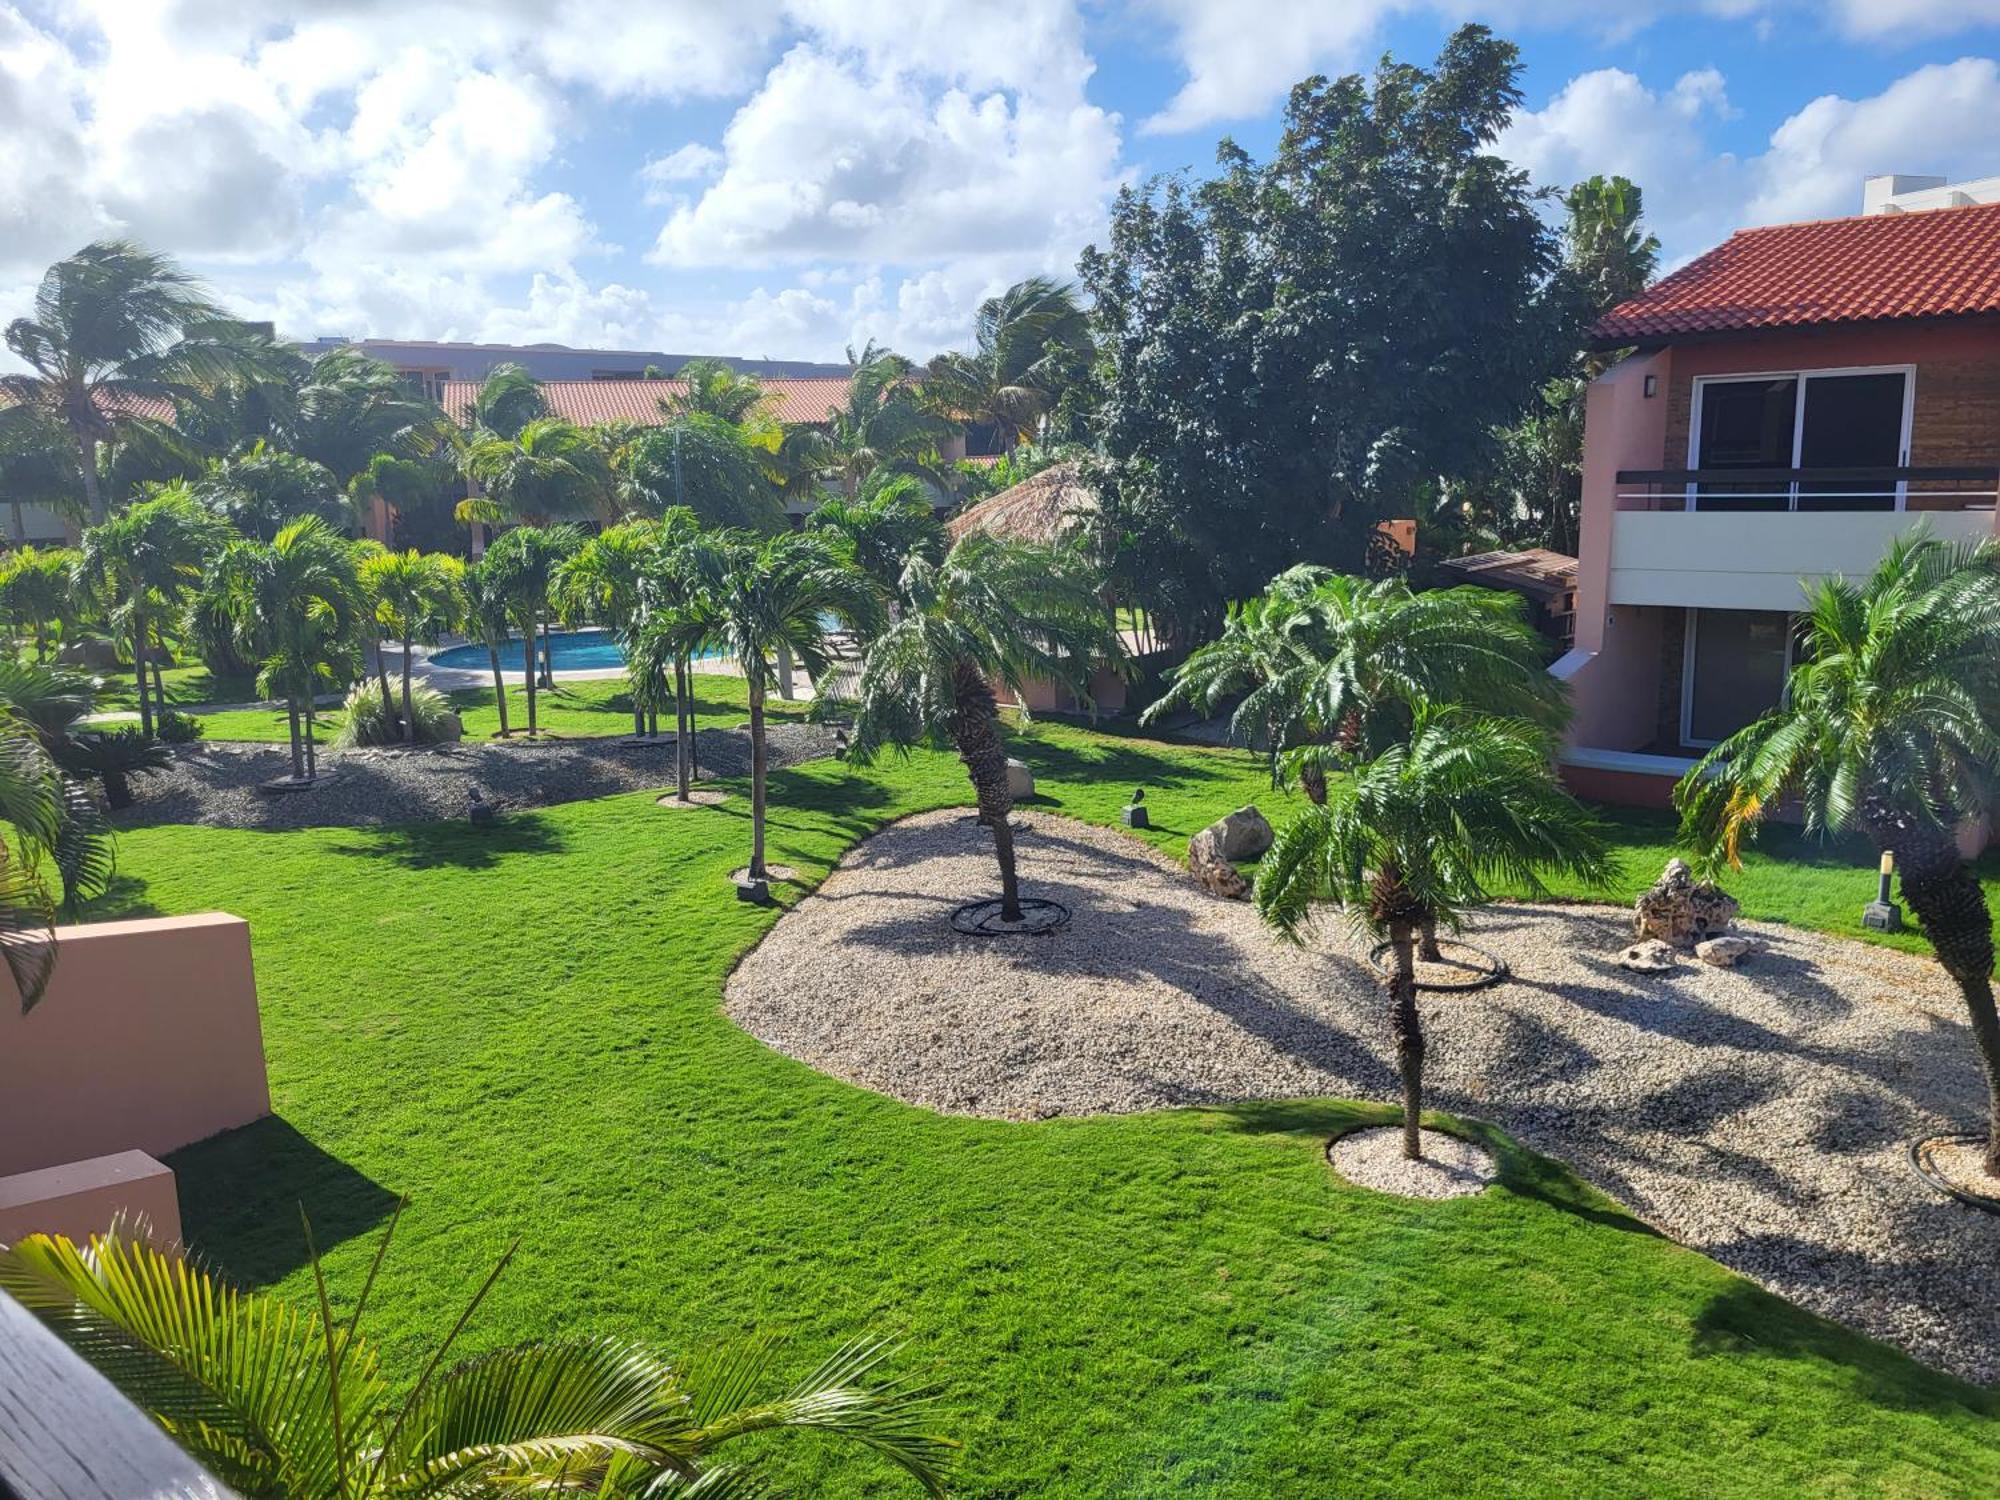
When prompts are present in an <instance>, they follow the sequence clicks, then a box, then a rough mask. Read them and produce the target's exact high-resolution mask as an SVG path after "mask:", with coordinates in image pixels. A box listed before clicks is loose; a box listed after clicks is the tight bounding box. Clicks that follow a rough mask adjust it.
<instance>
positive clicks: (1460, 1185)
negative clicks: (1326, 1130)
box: [1326, 1125, 1500, 1198]
mask: <svg viewBox="0 0 2000 1500" xmlns="http://www.w3.org/2000/svg"><path fill="white" fill-rule="evenodd" d="M1418 1135H1419V1137H1420V1138H1421V1140H1422V1142H1423V1149H1424V1155H1423V1159H1422V1160H1421V1161H1411V1160H1410V1159H1409V1158H1408V1157H1406V1156H1404V1155H1403V1127H1402V1126H1400V1125H1375V1126H1370V1127H1369V1128H1368V1129H1366V1130H1350V1131H1348V1133H1347V1134H1346V1135H1344V1136H1342V1137H1340V1139H1339V1140H1337V1141H1335V1142H1334V1143H1333V1144H1332V1145H1331V1146H1329V1147H1327V1151H1326V1159H1327V1160H1328V1161H1329V1162H1331V1163H1332V1164H1333V1170H1334V1171H1336V1172H1338V1173H1339V1174H1340V1175H1341V1176H1342V1177H1344V1178H1346V1179H1347V1180H1348V1181H1349V1182H1351V1183H1353V1184H1354V1185H1355V1186H1356V1187H1365V1188H1373V1189H1374V1190H1375V1191H1376V1192H1378V1193H1394V1194H1395V1195H1396V1196H1397V1197H1399V1198H1469V1197H1471V1196H1472V1195H1473V1194H1474V1193H1478V1192H1483V1191H1485V1189H1486V1188H1487V1187H1488V1186H1489V1185H1490V1184H1492V1183H1493V1182H1495V1181H1496V1180H1498V1178H1499V1176H1500V1163H1499V1162H1497V1161H1495V1160H1494V1159H1493V1153H1492V1152H1490V1151H1488V1150H1487V1149H1486V1148H1485V1147H1484V1146H1476V1145H1474V1144H1473V1143H1472V1142H1471V1141H1462V1140H1460V1139H1459V1138H1458V1137H1457V1136H1455V1135H1446V1134H1445V1133H1444V1132H1443V1131H1442V1130H1424V1131H1419V1132H1418Z"/></svg>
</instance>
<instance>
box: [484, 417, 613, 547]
mask: <svg viewBox="0 0 2000 1500" xmlns="http://www.w3.org/2000/svg"><path fill="white" fill-rule="evenodd" d="M463 467H464V471H465V474H466V476H467V477H468V478H470V479H472V480H474V481H475V482H476V483H477V484H478V485H479V486H480V488H481V489H482V490H483V491H484V493H483V494H481V495H479V496H476V497H474V498H472V499H469V500H466V501H465V502H464V503H462V504H461V505H460V506H459V508H458V512H459V519H460V520H462V521H463V520H473V521H488V522H492V521H501V522H518V521H525V522H527V523H529V524H531V525H535V526H543V525H547V524H549V523H550V522H552V521H554V522H564V521H587V520H603V519H606V518H607V517H608V515H609V513H610V510H611V504H612V495H613V482H612V475H611V463H610V459H609V458H608V457H607V456H606V454H605V452H604V448H603V446H602V445H601V444H600V443H598V442H597V440H596V439H595V438H594V437H593V436H592V435H591V433H590V430H589V429H588V428H584V427H578V426H577V425H576V424H574V423H573V422H566V421H564V420H563V419H562V418H561V417H537V418H536V419H535V420H534V421H532V422H529V423H528V424H527V425H526V426H524V427H523V428H522V429H521V430H520V432H519V433H518V434H516V435H515V436H513V437H502V436H500V435H499V434H498V433H494V432H483V433H480V434H477V435H475V436H474V438H473V440H472V442H471V444H470V445H469V446H468V447H467V448H466V450H465V452H464V455H463Z"/></svg>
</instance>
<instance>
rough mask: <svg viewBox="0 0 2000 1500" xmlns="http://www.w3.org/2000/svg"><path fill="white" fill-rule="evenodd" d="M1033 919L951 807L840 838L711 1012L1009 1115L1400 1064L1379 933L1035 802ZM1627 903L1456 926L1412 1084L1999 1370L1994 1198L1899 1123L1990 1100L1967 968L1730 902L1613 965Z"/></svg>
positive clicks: (1731, 1247) (1796, 1291) (1850, 1311)
mask: <svg viewBox="0 0 2000 1500" xmlns="http://www.w3.org/2000/svg"><path fill="white" fill-rule="evenodd" d="M1027 821H1028V823H1029V825H1030V829H1029V831H1028V832H1026V833H1025V834H1023V835H1022V836H1021V838H1020V840H1019V848H1020V854H1021V861H1022V878H1023V884H1024V889H1025V891H1026V892H1027V893H1028V894H1032V895H1039V896H1049V897H1054V898H1055V899H1057V900H1060V901H1063V902H1065V903H1066V904H1068V905H1069V906H1070V907H1071V909H1072V911H1073V912H1074V918H1073V920H1072V921H1071V923H1070V926H1069V927H1068V928H1067V929H1066V930H1065V931H1063V932H1061V933H1058V934H1056V935H1054V936H1050V937H1042V938H1032V939H1026V938H1023V939H977V938H961V937H958V936H956V935H954V934H953V933H951V932H950V930H949V929H948V928H947V926H946V924H945V917H946V914H947V913H948V911H949V910H950V908H951V907H952V906H953V905H955V904H957V903H958V902H960V901H963V900H967V899H970V898H973V897H977V896H983V895H986V894H988V893H989V892H990V890H991V889H992V887H993V886H994V885H995V884H996V883H997V876H996V872H995V870H994V867H993V861H992V855H991V852H990V846H989V845H988V843H987V841H986V839H985V836H984V834H983V832H982V831H981V830H980V829H978V827H977V826H976V825H975V824H974V823H973V822H972V820H971V818H970V816H969V815H968V814H966V813H964V812H963V811H954V812H945V813H935V814H926V815H924V816H921V817H916V818H911V819H908V820H906V821H904V822H902V823H898V824H896V825H894V826H893V827H891V828H889V829H888V830H886V831H884V832H883V833H881V834H879V835H877V836H876V837H875V838H872V839H870V840H868V841H866V842H865V843H863V844H861V845H859V846H858V847H857V848H856V849H854V850H853V851H852V852H851V853H850V854H849V855H848V857H847V858H846V859H845V860H844V861H843V862H842V864H841V866H840V868H839V869H838V870H836V871H835V872H834V873H833V875H832V876H831V877H830V878H829V879H828V880H827V881H826V883H825V884H824V886H823V887H822V888H821V889H820V891H819V892H818V893H816V894H814V895H812V896H810V897H808V898H807V899H806V900H804V901H803V902H801V903H800V904H799V905H798V906H797V907H796V908H795V909H794V910H793V911H791V912H790V913H788V914H787V915H786V916H784V917H783V918H782V919H781V920H780V921H779V922H778V924H777V925H776V926H775V927H774V928H773V929H772V930H771V932H770V933H769V935H768V936H766V938H765V939H764V941H763V942H762V943H761V944H760V945H759V946H758V948H757V949H756V950H755V951H754V952H753V953H751V954H750V955H749V956H748V957H747V958H746V959H745V960H744V962H743V963H742V964H741V965H740V966H739V967H738V968H737V970H736V972H735V974H734V975H733V976H732V977H731V979H730V982H729V985H728V990H727V997H726V1006H727V1010H728V1013H729V1014H730V1016H731V1017H733V1018H734V1019H735V1020H736V1021H737V1022H738V1024H740V1025H742V1026H743V1027H744V1028H745V1029H747V1030H748V1031H750V1032H751V1033H753V1034H754V1035H756V1036H758V1037H760V1038H762V1039H763V1040H764V1041H766V1042H767V1043H769V1044H770V1045H771V1046H773V1047H776V1048H778V1049H779V1050H780V1051H783V1052H786V1053H789V1054H790V1055H792V1056H794V1057H797V1058H800V1059H802V1060H803V1061H805V1062H807V1063H810V1064H811V1065H813V1066H814V1067H816V1068H819V1069H821V1070H822V1071H824V1072H827V1073H830V1074H833V1075H835V1076H837V1077H840V1078H845V1079H848V1080H850V1081H852V1082H854V1083H858V1084H861V1085H863V1086H865V1087H868V1088H872V1089H875V1090H878V1091H880V1092H883V1093H887V1094H893V1095H895V1096H897V1097H899V1098H902V1099H906V1100H909V1101H911V1102H913V1103H916V1104H921V1105H925V1106H928V1107H930V1108H933V1109H938V1110H944V1111H948V1112H953V1113H964V1114H980V1115H990V1116H998V1117H1002V1118H1009V1119H1033V1118H1041V1117H1046V1116H1050V1115H1057V1114H1065V1115H1074V1114H1089V1113H1098V1112H1106V1111H1128V1110H1141V1109H1153V1108H1158V1107H1162V1106H1169V1105H1185V1104H1211V1103H1223V1102H1226V1101H1231V1100H1239V1099H1257V1098H1286V1097H1297V1096H1301V1095H1316V1094H1333V1095H1345V1096H1351V1097H1361V1098H1367V1099H1383V1100H1393V1099H1395V1098H1396V1097H1397V1092H1398V1090H1397V1085H1396V1078H1395V1072H1394V1067H1393V1062H1392V1056H1391V1052H1390V1047H1389V1039H1388V1021H1387V1016H1386V1013H1385V1007H1384V1003H1383V1001H1382V999H1381V994H1380V990H1379V989H1378V988H1377V986H1376V983H1375V981H1374V978H1373V975H1372V973H1371V972H1370V971H1369V970H1368V969H1367V967H1366V966H1365V963H1364V962H1363V959H1364V957H1365V952H1366V944H1365V943H1364V942H1362V941H1360V940H1357V939H1356V938H1354V937H1352V936H1351V935H1350V934H1349V933H1348V932H1347V931H1346V929H1345V927H1344V926H1343V925H1339V924H1337V923H1330V924H1329V925H1328V928H1327V930H1326V931H1324V932H1323V933H1322V934H1321V935H1320V936H1319V938H1318V940H1317V941H1316V942H1315V943H1314V944H1313V945H1312V946H1309V947H1307V948H1304V949H1300V948H1294V947H1290V946H1288V945H1285V944H1282V943H1280V942H1278V941H1276V940H1275V939H1274V938H1273V937H1272V936H1271V935H1270V934H1269V933H1268V932H1267V931H1266V930H1265V929H1264V928H1263V927H1262V926H1261V924H1260V923H1259V922H1258V919H1257V916H1256V914H1255V912H1254V911H1252V910H1251V908H1250V907H1249V905H1248V904H1247V903H1241V902H1224V901H1216V900H1213V899H1211V898H1209V897H1208V896H1206V895H1204V894H1203V893H1201V892H1200V891H1199V890H1197V889H1196V887H1195V886H1194V885H1193V883H1192V882H1191V881H1189V880H1188V878H1187V877H1186V875H1185V873H1184V872H1183V871H1181V870H1180V869H1179V868H1178V867H1177V866H1176V865H1174V864H1173V863H1172V862H1170V861H1168V860H1167V859H1165V858H1164V856H1161V855H1159V854H1157V853H1156V852H1155V851H1153V850H1152V849H1151V848H1149V847H1148V846H1146V845H1143V844H1141V843H1139V842H1138V841H1137V840H1135V839H1132V838H1130V837H1128V836H1125V835H1123V834H1120V833H1117V832H1114V831H1112V830H1109V829H1101V828H1096V827H1092V826H1090V825H1086V824H1081V823H1076V822H1072V821H1069V820H1067V819H1061V818H1054V817H1050V816H1047V815H1043V814H1029V815H1027ZM1628 923H1629V917H1628V915H1627V914H1626V913H1625V912H1623V911H1620V910H1617V909H1613V908H1606V907H1587V906H1571V907H1562V906H1542V907H1537V906H1510V907H1502V908H1498V909H1495V910H1493V911H1491V912H1488V913H1486V914H1484V915H1482V917H1481V918H1480V919H1479V921H1478V923H1477V925H1476V930H1475V931H1474V932H1472V933H1471V934H1470V935H1471V936H1472V937H1473V938H1474V940H1476V941H1477V942H1479V943H1480V944H1481V945H1482V946H1484V947H1487V948H1490V949H1491V950H1492V951H1493V952H1495V953H1496V954H1498V955H1499V956H1500V957H1502V958H1504V959H1505V960H1506V961H1507V962H1508V963H1509V964H1510V965H1511V967H1512V969H1513V974H1514V977H1513V978H1512V979H1511V980H1509V981H1508V982H1507V983H1505V984H1502V985H1499V986H1497V987H1495V988H1492V989H1488V990H1484V991H1480V992H1477V993H1474V994H1469V995H1456V996H1426V997H1424V1000H1423V1007H1424V1020H1425V1026H1426V1028H1427V1031H1428V1034H1429V1038H1430V1055H1429V1063H1428V1067H1427V1069H1426V1072H1427V1078H1426V1083H1427V1085H1428V1094H1427V1097H1428V1102H1429V1103H1431V1104H1432V1105H1433V1106H1435V1107H1437V1108H1440V1109H1447V1110H1452V1111H1458V1112H1463V1113H1465V1114H1469V1115H1476V1116H1478V1117H1481V1118H1484V1119H1489V1120H1492V1121H1494V1122H1495V1123H1497V1124H1499V1125H1500V1126H1502V1127H1503V1128H1504V1129H1506V1130H1508V1131H1510V1132H1512V1133H1513V1134H1514V1135H1516V1136H1517V1137H1519V1138H1520V1139H1522V1140H1524V1141H1526V1142H1528V1143H1529V1144H1530V1145H1532V1146H1534V1147H1535V1148H1537V1149H1538V1150H1541V1151H1544V1152H1546V1153H1548V1154H1549V1155H1552V1156H1556V1157H1560V1158H1561V1159H1563V1160H1564V1161H1566V1162H1568V1163H1569V1164H1570V1165H1571V1166H1572V1167H1574V1168H1575V1169H1576V1170H1577V1171H1578V1172H1579V1173H1580V1174H1581V1175H1583V1176H1584V1177H1585V1178H1587V1179H1589V1180H1590V1181H1592V1182H1594V1183H1596V1184H1597V1185H1598V1186H1599V1187H1601V1188H1603V1189H1604V1190H1605V1191H1606V1192H1609V1193H1611V1194H1612V1195H1613V1196H1615V1197H1617V1198H1618V1199H1619V1200H1621V1201H1622V1202H1624V1203H1625V1204H1627V1205H1628V1206H1629V1207H1630V1208H1632V1209H1633V1211H1634V1212H1636V1213H1638V1214H1639V1215H1640V1216H1641V1217H1643V1218H1645V1219H1646V1220H1648V1221H1649V1222H1651V1223H1653V1224H1655V1225H1656V1226H1658V1227H1659V1228H1661V1229H1663V1230H1665V1231H1666V1232H1668V1233H1669V1234H1671V1235H1673V1236H1674V1237H1675V1238H1676V1239H1678V1240H1680V1241H1682V1242H1683V1243H1686V1244H1689V1245H1693V1246H1695V1247H1696V1248H1698V1249H1701V1250H1703V1251H1705V1252H1707V1253H1708V1254H1710V1255H1713V1256H1714V1257H1716V1258H1717V1259H1718V1260H1721V1261H1722V1262H1724V1263H1725V1264H1727V1265H1730V1266H1732V1267H1734V1268H1735V1269H1737V1270H1739V1271H1742V1272H1743V1273H1744V1274H1746V1275H1748V1276H1751V1277H1753V1278H1755V1279H1756V1280H1757V1281H1759V1282H1761V1283H1763V1284H1764V1285H1765V1286H1767V1287H1769V1288H1771V1289H1772V1290H1774V1291H1776V1292H1778V1293H1780V1294H1781V1295H1783V1296H1786V1297H1789V1298H1791V1299H1793V1300H1794V1301H1797V1302H1799V1303H1801V1304H1803V1305H1805V1306H1807V1307H1810V1308H1813V1309H1814V1310H1816V1311H1819V1312H1822V1313H1826V1314H1828V1315H1831V1316H1833V1317H1837V1318H1840V1319H1842V1320H1843V1321H1845V1322H1848V1323H1850V1324H1852V1325H1854V1326H1856V1327H1858V1328H1861V1329H1862V1330H1864V1331H1866V1332H1868V1333H1871V1334H1874V1335H1876V1336H1877V1337H1879V1338H1884V1339H1888V1340H1890V1341H1891V1342H1894V1343H1897V1344H1899V1345H1901V1346H1902V1347H1903V1348H1905V1349H1908V1350H1910V1351H1911V1352H1912V1353H1915V1354H1917V1355H1918V1356H1920V1357H1921V1358H1924V1359H1926V1360H1928V1361H1930V1362H1932V1363H1933V1364H1936V1365H1939V1366H1941V1367H1943V1368H1945V1369H1948V1370H1951V1371H1953V1372H1955V1373H1957V1374H1960V1375H1963V1376H1966V1377H1968V1378H1971V1379H1974V1380H1979V1381H1988V1382H1990V1381H1994V1380H1996V1379H2000V1217H1995V1216H1993V1215H1989V1214H1983V1213H1980V1212H1978V1211H1976V1210H1973V1209H1969V1208H1966V1207H1963V1206H1961V1205H1959V1204H1956V1203H1953V1202H1951V1201H1950V1200H1948V1199H1945V1198H1943V1197H1942V1196H1940V1195H1938V1194H1936V1193H1934V1192H1932V1191H1931V1190H1930V1189H1929V1188H1928V1187H1926V1186H1924V1185H1923V1184H1922V1183H1920V1182H1919V1181H1918V1180H1917V1178H1916V1177H1915V1175H1914V1174H1913V1173H1912V1172H1911V1171H1910V1170H1909V1168H1908V1166H1907V1165H1906V1163H1905V1159H1904V1150H1905V1147H1906V1144H1907V1143H1908V1142H1909V1141H1910V1140H1911V1139H1912V1138H1913V1137H1915V1136H1918V1135H1924V1134H1929V1133H1931V1132H1933V1131H1936V1130H1939V1129H1945V1128H1953V1127H1957V1128H1964V1127H1965V1126H1966V1125H1968V1124H1970V1123H1972V1122H1976V1121H1978V1120H1980V1119H1981V1118H1982V1106H1983V1102H1984V1093H1983V1090H1982V1088H1981V1086H1980V1079H1979V1072H1978V1065H1977V1062H1976V1060H1975V1057H1974V1053H1973V1047H1972V1042H1971V1039H1970V1037H1969V1036H1968V1034H1967V1029H1966V1026H1965V1024H1964V1021H1963V1019H1962V1016H1963V1009H1962V1005H1961V1002H1960V1001H1959V999H1958V997H1957V994H1956V992H1955V991H1954V990H1953V989H1952V988H1951V986H1950V984H1949V983H1948V981H1946V980H1945V978H1944V975H1943V974H1942V972H1941V971H1940V970H1939V969H1938V968H1937V966H1936V965H1935V964H1933V963H1931V962H1929V961H1927V960H1923V959H1918V958H1913V957H1910V956H1908V955H1905V954H1901V953H1896V952H1893V951H1890V950H1887V949H1882V948H1874V947H1869V946H1867V945H1864V944H1861V943H1856V942H1849V941H1846V940H1843V939H1836V938H1828V937H1822V936H1818V935H1814V934H1809V933H1804V932H1799V931H1795V930H1792V929H1789V928H1782V927H1773V926H1767V925H1763V924H1754V923H1753V924H1746V925H1747V926H1748V927H1749V928H1750V930H1751V931H1754V932H1755V933H1757V934H1759V935H1760V936H1762V937H1763V938H1765V940H1766V941H1767V942H1768V943H1769V945H1770V947H1769V949H1768V951H1767V952H1765V953H1763V954H1760V955H1758V956H1757V957H1755V958H1754V959H1752V960H1751V961H1750V962H1749V963H1748V964H1746V966H1745V967H1743V968H1740V969H1735V970H1728V969H1716V968H1710V967H1708V966H1707V965H1699V964H1694V963H1688V964H1685V965H1683V966H1682V967H1681V968H1680V969H1679V970H1677V971H1676V972H1675V973H1672V974H1668V975H1660V976H1642V975H1637V974H1631V973H1628V972H1626V971H1625V970H1623V969H1621V968H1619V967H1618V966H1617V964H1616V963H1615V962H1614V961H1613V957H1614V955H1615V954H1616V953H1617V952H1618V951H1619V949H1621V948H1622V947H1624V946H1625V944H1626V943H1628V942H1629V941H1630V936H1629V933H1630V929H1629V925H1628Z"/></svg>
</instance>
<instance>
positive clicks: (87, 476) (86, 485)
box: [76, 430, 106, 526]
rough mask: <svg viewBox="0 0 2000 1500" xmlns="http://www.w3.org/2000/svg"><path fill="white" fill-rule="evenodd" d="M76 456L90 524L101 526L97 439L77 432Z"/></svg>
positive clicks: (101, 500) (101, 509)
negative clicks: (79, 466)
mask: <svg viewBox="0 0 2000 1500" xmlns="http://www.w3.org/2000/svg"><path fill="white" fill-rule="evenodd" d="M76 456H77V459H78V460H79V462H80V464H81V466H82V469H83V498H84V500H85V501H86V502H87V503H88V504H89V506H90V524H91V525H93V526H102V525H103V524H104V522H105V519H106V516H105V511H104V492H103V490H102V488H101V487H100V486H99V485H98V483H97V439H96V438H95V437H93V436H92V435H91V434H90V433H87V432H83V431H80V430H79V431H78V432H77V434H76Z"/></svg>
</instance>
